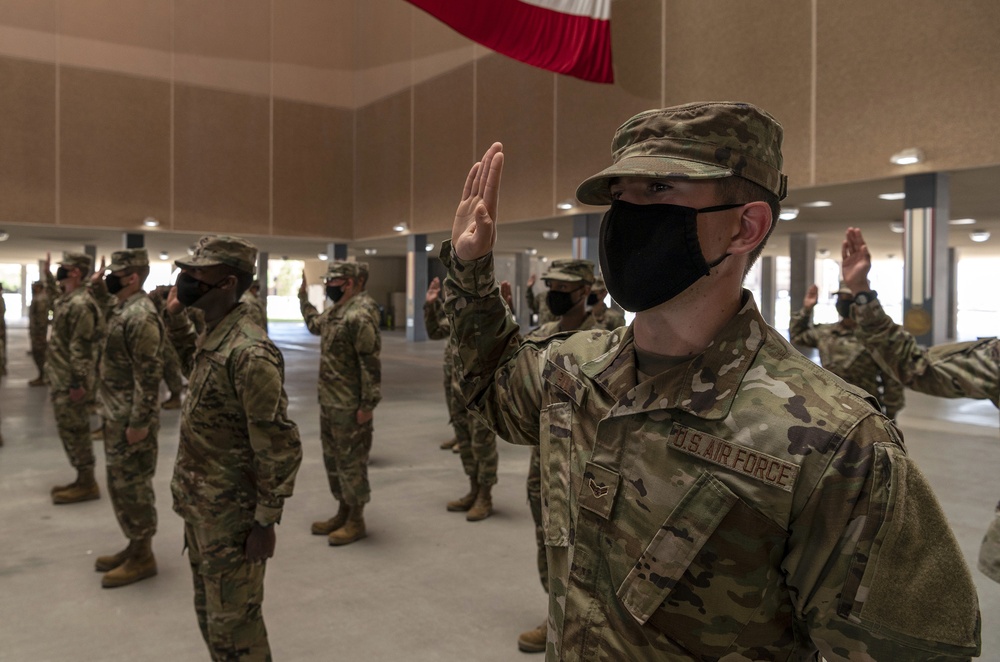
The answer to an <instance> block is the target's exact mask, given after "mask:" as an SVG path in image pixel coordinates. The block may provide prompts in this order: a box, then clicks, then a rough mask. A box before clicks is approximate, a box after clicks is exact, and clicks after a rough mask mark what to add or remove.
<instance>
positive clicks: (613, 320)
mask: <svg viewBox="0 0 1000 662" xmlns="http://www.w3.org/2000/svg"><path fill="white" fill-rule="evenodd" d="M591 315H593V311H591ZM594 321H595V322H596V324H595V326H596V327H597V328H599V329H607V330H608V331H614V330H615V329H617V328H618V327H620V326H625V316H624V315H622V314H621V313H619V312H618V311H617V310H612V309H611V308H608V309H607V310H605V311H604V315H603V316H602V317H601V318H600V319H597V316H596V315H595V316H594Z"/></svg>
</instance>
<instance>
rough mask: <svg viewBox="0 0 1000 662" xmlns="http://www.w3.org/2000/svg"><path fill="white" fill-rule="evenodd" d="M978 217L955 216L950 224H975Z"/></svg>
mask: <svg viewBox="0 0 1000 662" xmlns="http://www.w3.org/2000/svg"><path fill="white" fill-rule="evenodd" d="M975 224H976V219H974V218H953V219H951V220H950V221H948V225H975Z"/></svg>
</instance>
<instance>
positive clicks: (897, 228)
mask: <svg viewBox="0 0 1000 662" xmlns="http://www.w3.org/2000/svg"><path fill="white" fill-rule="evenodd" d="M889 229H890V230H892V231H893V232H895V233H896V234H903V233H904V232H906V227H905V226H904V225H903V221H892V222H890V223H889Z"/></svg>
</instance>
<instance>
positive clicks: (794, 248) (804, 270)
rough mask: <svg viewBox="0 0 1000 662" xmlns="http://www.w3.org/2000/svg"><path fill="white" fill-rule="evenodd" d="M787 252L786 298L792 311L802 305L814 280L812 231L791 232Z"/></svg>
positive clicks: (814, 257)
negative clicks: (788, 271)
mask: <svg viewBox="0 0 1000 662" xmlns="http://www.w3.org/2000/svg"><path fill="white" fill-rule="evenodd" d="M788 254H789V256H790V257H791V269H790V276H789V281H790V282H789V283H788V299H789V305H790V309H791V310H792V311H793V312H794V311H796V310H798V309H799V308H801V307H802V300H803V299H805V298H806V290H808V289H809V286H810V285H812V284H813V283H815V282H816V235H815V234H813V233H812V232H797V233H795V234H792V235H791V236H790V237H789V238H788Z"/></svg>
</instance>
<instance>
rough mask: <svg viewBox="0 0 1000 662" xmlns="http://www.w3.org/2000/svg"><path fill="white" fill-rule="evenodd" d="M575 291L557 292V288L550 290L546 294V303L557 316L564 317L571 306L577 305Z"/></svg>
mask: <svg viewBox="0 0 1000 662" xmlns="http://www.w3.org/2000/svg"><path fill="white" fill-rule="evenodd" d="M573 292H576V290H572V291H570V292H556V291H555V290H549V291H548V293H546V295H545V303H546V304H548V306H549V310H551V311H552V314H553V315H555V316H556V317H562V316H563V315H565V314H566V313H568V312H569V310H570V308H572V307H573V306H575V305H576V301H573Z"/></svg>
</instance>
